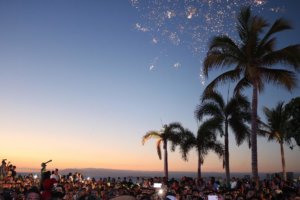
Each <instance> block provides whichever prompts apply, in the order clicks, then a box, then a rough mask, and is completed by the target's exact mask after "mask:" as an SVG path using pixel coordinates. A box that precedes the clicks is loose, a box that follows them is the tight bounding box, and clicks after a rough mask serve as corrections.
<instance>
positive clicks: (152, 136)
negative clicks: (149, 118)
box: [142, 131, 161, 145]
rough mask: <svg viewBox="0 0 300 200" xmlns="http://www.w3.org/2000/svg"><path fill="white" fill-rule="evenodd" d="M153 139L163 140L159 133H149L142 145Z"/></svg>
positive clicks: (144, 137)
mask: <svg viewBox="0 0 300 200" xmlns="http://www.w3.org/2000/svg"><path fill="white" fill-rule="evenodd" d="M151 138H158V139H159V138H161V134H160V133H159V132H157V131H149V132H147V133H146V134H145V135H144V136H143V138H142V144H143V145H144V144H145V142H146V141H148V140H149V139H151Z"/></svg>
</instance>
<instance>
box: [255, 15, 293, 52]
mask: <svg viewBox="0 0 300 200" xmlns="http://www.w3.org/2000/svg"><path fill="white" fill-rule="evenodd" d="M288 29H292V26H291V24H290V22H289V21H287V20H286V19H283V18H279V19H277V20H276V21H275V22H274V23H273V24H272V26H271V28H270V29H269V31H268V32H267V34H265V36H264V38H263V39H262V40H261V42H260V44H259V47H261V46H264V45H265V42H266V41H267V40H268V39H269V38H270V36H272V35H274V34H275V33H278V32H281V31H284V30H288Z"/></svg>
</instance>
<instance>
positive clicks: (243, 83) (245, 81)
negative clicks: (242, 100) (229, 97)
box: [234, 77, 251, 95]
mask: <svg viewBox="0 0 300 200" xmlns="http://www.w3.org/2000/svg"><path fill="white" fill-rule="evenodd" d="M250 86H251V82H250V81H249V80H248V79H247V78H245V77H244V78H242V79H241V80H240V81H239V82H238V83H237V84H236V86H235V88H234V94H235V95H240V94H241V92H242V91H243V90H244V89H245V88H248V87H250Z"/></svg>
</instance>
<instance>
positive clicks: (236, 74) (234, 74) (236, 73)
mask: <svg viewBox="0 0 300 200" xmlns="http://www.w3.org/2000/svg"><path fill="white" fill-rule="evenodd" d="M240 76H241V70H239V69H233V70H229V71H227V72H224V73H222V74H221V75H219V76H217V77H216V78H215V79H214V80H213V81H211V82H210V83H209V84H208V85H207V86H206V88H205V89H204V91H203V93H204V94H203V95H206V94H208V95H209V93H210V92H211V91H212V90H213V89H214V88H216V87H217V86H218V85H219V84H222V83H225V82H226V81H231V82H234V81H237V80H239V79H240Z"/></svg>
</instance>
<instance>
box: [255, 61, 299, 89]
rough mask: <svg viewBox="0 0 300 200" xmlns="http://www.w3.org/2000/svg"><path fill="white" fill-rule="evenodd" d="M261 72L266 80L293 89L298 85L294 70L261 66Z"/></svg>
mask: <svg viewBox="0 0 300 200" xmlns="http://www.w3.org/2000/svg"><path fill="white" fill-rule="evenodd" d="M259 71H260V74H261V76H262V78H263V79H264V80H265V81H266V82H272V83H274V84H278V85H279V86H284V87H285V88H286V89H288V90H289V91H291V90H292V89H293V88H295V87H296V85H297V75H296V73H295V72H293V71H289V70H284V69H269V68H264V67H260V68H259Z"/></svg>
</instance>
